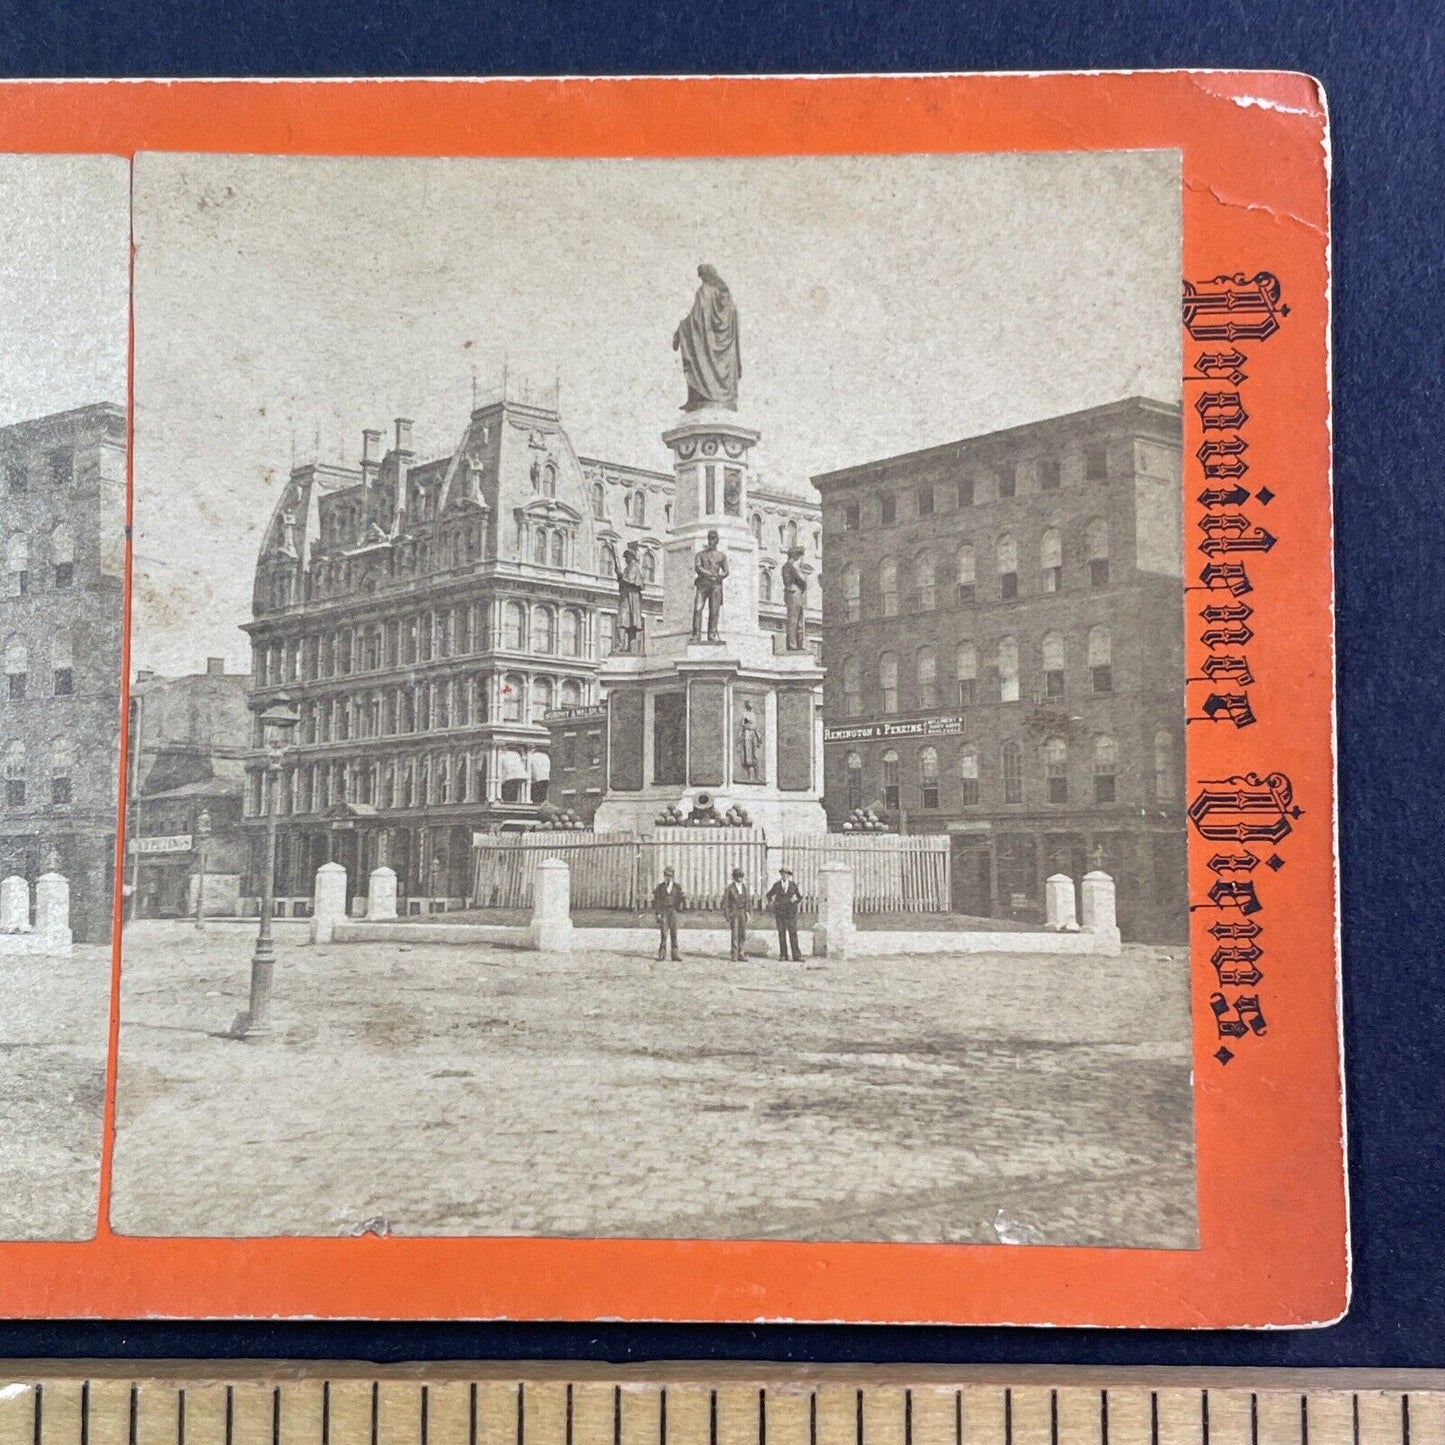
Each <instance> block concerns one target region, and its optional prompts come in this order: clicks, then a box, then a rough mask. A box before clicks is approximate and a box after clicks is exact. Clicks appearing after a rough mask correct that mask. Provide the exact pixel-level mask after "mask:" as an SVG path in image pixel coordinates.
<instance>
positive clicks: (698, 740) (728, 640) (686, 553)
mask: <svg viewBox="0 0 1445 1445" xmlns="http://www.w3.org/2000/svg"><path fill="white" fill-rule="evenodd" d="M663 440H664V441H665V442H666V443H667V445H668V447H669V448H670V449H671V450H672V453H673V465H674V470H675V472H676V474H677V492H676V496H675V501H674V509H675V510H674V524H673V527H672V531H671V533H670V535H669V537H668V540H667V542H666V544H665V546H666V551H667V561H666V564H665V569H664V574H663V607H662V617H661V619H660V621H659V623H658V624H657V625H656V627H655V629H654V630H653V631H651V632H649V634H648V636H647V638H646V640H645V644H644V650H643V652H642V653H641V654H614V655H613V656H612V657H610V658H607V659H606V660H604V662H603V664H602V670H601V682H602V686H603V688H604V690H605V692H606V695H607V705H608V790H607V796H606V797H605V798H604V800H603V801H602V803H601V804H600V805H599V807H598V810H597V815H596V818H595V820H594V823H593V826H594V827H595V828H596V830H597V831H598V832H599V833H602V832H618V831H623V830H628V831H646V830H648V829H650V828H652V827H654V826H655V825H656V824H657V822H658V819H659V817H660V815H661V814H662V813H663V811H664V810H665V809H667V808H669V807H680V808H681V809H682V810H683V811H684V812H689V811H691V810H693V809H694V808H696V807H698V806H699V799H700V798H702V800H703V803H704V804H706V802H707V801H708V800H711V803H712V806H713V808H714V810H715V811H716V813H717V815H718V816H719V817H721V816H722V815H723V814H725V813H726V812H727V810H728V809H729V808H730V807H733V806H735V805H736V806H738V807H740V808H742V809H743V810H745V811H746V813H747V815H748V817H749V818H750V820H751V821H752V823H753V824H754V825H755V826H757V827H760V828H763V829H764V830H765V831H766V832H767V833H768V834H769V836H771V837H776V836H781V835H782V834H785V833H821V832H824V831H825V830H826V827H827V820H826V817H825V815H824V812H823V806H822V803H821V801H820V797H821V793H822V773H823V766H822V754H823V747H822V734H823V729H822V721H821V716H820V709H821V703H822V682H823V669H822V668H821V667H819V666H818V663H817V661H816V659H815V658H814V657H813V656H812V654H811V653H808V652H787V651H784V650H781V643H782V639H781V638H780V637H778V636H777V634H775V633H772V632H768V631H765V630H764V629H763V628H762V627H761V626H760V625H759V623H758V556H757V544H756V542H755V541H754V538H753V534H752V531H751V529H750V527H749V526H748V521H747V504H748V490H749V485H750V482H751V452H752V448H753V446H754V444H755V443H756V442H757V440H758V433H757V432H756V431H754V430H753V429H752V428H750V427H747V426H745V425H743V424H742V423H741V422H739V421H738V419H737V416H736V414H735V413H733V412H730V411H720V410H707V411H698V412H693V413H690V414H689V415H688V417H687V418H686V419H685V420H684V421H682V422H680V423H679V424H678V425H677V426H675V427H673V428H671V429H670V430H669V431H667V432H665V433H664V434H663ZM709 533H716V534H717V547H718V550H719V551H720V552H721V553H722V554H723V555H724V556H725V557H726V558H727V563H728V575H727V578H726V580H725V582H724V583H723V602H722V608H721V615H720V618H719V622H718V634H719V635H718V640H716V641H709V640H708V639H707V632H706V621H705V619H704V622H703V630H702V636H701V637H700V638H696V639H695V638H694V636H693V617H694V602H695V598H696V590H695V585H694V576H695V563H694V559H695V558H696V556H697V554H698V553H699V552H700V551H701V550H702V549H703V548H704V547H706V546H707V545H708V535H709Z"/></svg>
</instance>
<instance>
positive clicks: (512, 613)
mask: <svg viewBox="0 0 1445 1445" xmlns="http://www.w3.org/2000/svg"><path fill="white" fill-rule="evenodd" d="M502 646H503V647H504V648H506V649H507V650H508V651H510V652H521V651H522V650H523V649H524V648H525V647H526V646H527V609H526V608H525V607H524V606H523V605H522V604H521V603H520V602H508V603H507V604H506V605H505V606H504V607H503V608H502Z"/></svg>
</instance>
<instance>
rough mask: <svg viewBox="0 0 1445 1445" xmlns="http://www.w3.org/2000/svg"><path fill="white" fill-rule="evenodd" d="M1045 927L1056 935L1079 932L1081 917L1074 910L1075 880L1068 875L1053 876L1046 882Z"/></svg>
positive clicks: (1056, 874) (1058, 874)
mask: <svg viewBox="0 0 1445 1445" xmlns="http://www.w3.org/2000/svg"><path fill="white" fill-rule="evenodd" d="M1044 926H1045V927H1047V928H1051V929H1053V930H1054V932H1055V933H1077V932H1078V931H1079V917H1078V914H1077V913H1076V912H1075V910H1074V880H1073V879H1072V878H1070V877H1069V875H1068V874H1067V873H1054V874H1051V875H1050V876H1049V877H1048V878H1047V879H1046V880H1045V881H1044Z"/></svg>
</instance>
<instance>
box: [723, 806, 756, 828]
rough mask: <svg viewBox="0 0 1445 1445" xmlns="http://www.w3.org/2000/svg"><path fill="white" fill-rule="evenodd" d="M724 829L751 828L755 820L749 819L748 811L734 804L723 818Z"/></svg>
mask: <svg viewBox="0 0 1445 1445" xmlns="http://www.w3.org/2000/svg"><path fill="white" fill-rule="evenodd" d="M722 826H723V827H724V828H751V827H752V826H753V820H752V819H751V818H750V817H748V810H747V809H746V808H744V807H740V806H739V805H738V804H737V803H734V804H733V805H732V807H731V808H729V809H728V810H727V812H726V813H724V814H723V816H722Z"/></svg>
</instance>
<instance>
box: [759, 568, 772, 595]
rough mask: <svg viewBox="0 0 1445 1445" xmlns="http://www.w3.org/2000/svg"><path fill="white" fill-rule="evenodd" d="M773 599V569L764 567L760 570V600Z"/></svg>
mask: <svg viewBox="0 0 1445 1445" xmlns="http://www.w3.org/2000/svg"><path fill="white" fill-rule="evenodd" d="M772 600H773V569H772V568H771V567H762V568H760V569H759V571H758V601H759V602H771V601H772Z"/></svg>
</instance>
